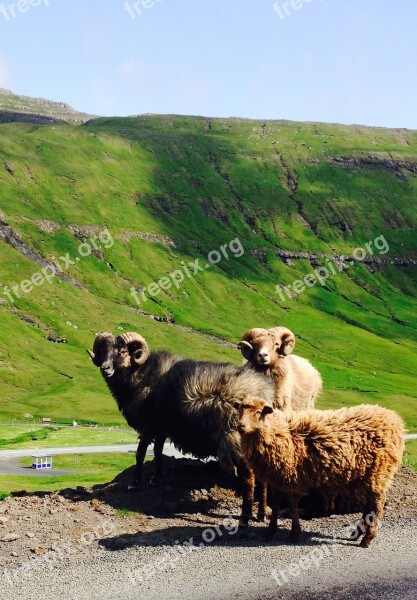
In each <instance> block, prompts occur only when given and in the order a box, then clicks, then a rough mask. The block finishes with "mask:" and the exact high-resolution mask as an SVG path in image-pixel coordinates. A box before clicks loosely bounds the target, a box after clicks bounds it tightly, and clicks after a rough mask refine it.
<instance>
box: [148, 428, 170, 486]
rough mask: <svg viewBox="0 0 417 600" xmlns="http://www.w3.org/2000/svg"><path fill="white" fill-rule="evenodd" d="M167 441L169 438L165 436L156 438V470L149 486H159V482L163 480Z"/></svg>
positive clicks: (154, 451) (154, 449)
mask: <svg viewBox="0 0 417 600" xmlns="http://www.w3.org/2000/svg"><path fill="white" fill-rule="evenodd" d="M166 439H167V438H166V435H165V434H161V435H157V436H156V438H155V443H154V447H153V453H154V461H155V470H154V474H153V476H152V478H151V480H150V481H149V485H155V486H156V485H159V482H160V481H161V479H162V476H163V473H162V453H163V450H164V444H165V441H166Z"/></svg>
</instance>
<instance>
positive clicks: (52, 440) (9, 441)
mask: <svg viewBox="0 0 417 600" xmlns="http://www.w3.org/2000/svg"><path fill="white" fill-rule="evenodd" d="M10 429H13V426H10V428H9V427H8V426H2V427H0V447H2V449H4V450H6V449H8V448H11V449H19V448H22V449H24V448H27V449H29V448H60V447H67V446H109V445H119V444H136V442H137V434H136V433H135V432H134V431H133V430H127V429H116V428H113V429H111V430H107V429H94V428H90V427H63V428H58V429H57V428H52V427H44V428H42V429H39V430H33V428H31V426H28V431H24V432H22V427H20V426H19V427H18V428H17V429H18V431H19V433H18V435H16V436H15V437H11V435H12V433H11V432H10ZM5 434H6V435H7V434H8V437H6V436H5ZM34 442H36V443H34Z"/></svg>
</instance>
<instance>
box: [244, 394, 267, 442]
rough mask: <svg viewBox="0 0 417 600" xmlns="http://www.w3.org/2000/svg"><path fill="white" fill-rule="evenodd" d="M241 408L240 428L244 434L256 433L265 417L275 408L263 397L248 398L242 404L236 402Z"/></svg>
mask: <svg viewBox="0 0 417 600" xmlns="http://www.w3.org/2000/svg"><path fill="white" fill-rule="evenodd" d="M236 408H238V410H239V422H238V430H239V433H240V434H242V435H250V434H251V433H255V431H256V430H257V429H259V428H260V427H261V426H262V425H263V424H264V422H265V417H266V416H267V415H269V414H271V413H272V412H274V409H273V408H272V406H270V405H269V404H268V403H267V402H265V400H263V399H262V398H247V399H246V400H244V401H243V402H242V403H241V404H236Z"/></svg>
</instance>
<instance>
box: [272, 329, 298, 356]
mask: <svg viewBox="0 0 417 600" xmlns="http://www.w3.org/2000/svg"><path fill="white" fill-rule="evenodd" d="M269 332H270V333H271V334H272V335H274V336H276V337H277V339H279V340H280V341H281V345H280V347H279V348H278V354H279V356H288V354H291V352H292V351H293V350H294V346H295V335H294V334H293V332H292V331H291V330H290V329H287V327H272V328H271V329H269Z"/></svg>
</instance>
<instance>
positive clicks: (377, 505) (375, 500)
mask: <svg viewBox="0 0 417 600" xmlns="http://www.w3.org/2000/svg"><path fill="white" fill-rule="evenodd" d="M384 505H385V494H373V497H372V499H371V500H370V502H369V504H368V506H369V511H368V513H367V514H366V515H365V514H364V526H365V535H364V536H363V538H362V540H361V543H360V544H359V545H360V546H361V548H368V547H369V546H370V545H371V543H372V540H373V539H374V538H375V537H376V535H377V533H378V527H379V524H380V522H381V519H382V513H383V512H384Z"/></svg>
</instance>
